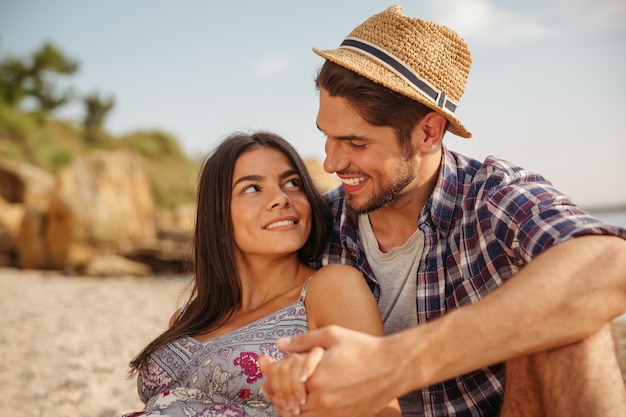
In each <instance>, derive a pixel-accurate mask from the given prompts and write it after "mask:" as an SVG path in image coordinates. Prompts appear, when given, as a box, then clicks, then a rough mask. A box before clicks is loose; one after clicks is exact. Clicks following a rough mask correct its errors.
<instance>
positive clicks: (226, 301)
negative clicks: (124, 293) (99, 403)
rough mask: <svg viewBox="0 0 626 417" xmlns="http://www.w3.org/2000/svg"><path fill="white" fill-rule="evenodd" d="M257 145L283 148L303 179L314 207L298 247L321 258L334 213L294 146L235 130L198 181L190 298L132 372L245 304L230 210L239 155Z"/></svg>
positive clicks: (303, 256) (307, 257) (304, 257)
mask: <svg viewBox="0 0 626 417" xmlns="http://www.w3.org/2000/svg"><path fill="white" fill-rule="evenodd" d="M256 148H271V149H276V150H278V151H280V152H282V153H283V154H284V155H285V156H286V157H287V158H288V159H289V161H290V162H291V164H292V165H293V166H294V168H295V169H296V171H297V172H298V174H299V175H300V178H301V187H302V189H303V191H304V193H305V195H306V196H307V198H308V200H309V203H310V205H311V219H312V223H311V233H310V235H309V238H308V239H307V241H306V243H305V244H304V246H303V247H302V248H300V250H299V251H298V256H299V258H300V260H301V261H302V262H309V261H311V260H313V259H314V258H316V257H317V256H319V255H320V254H321V253H322V251H323V250H324V248H325V247H326V244H327V243H328V238H329V235H330V228H331V222H332V220H331V214H330V210H329V208H328V205H327V204H326V202H325V201H324V200H323V199H322V197H321V195H320V193H319V192H318V190H317V189H316V187H315V185H314V182H313V180H312V178H311V176H310V174H309V172H308V171H307V169H306V166H305V164H304V162H303V161H302V159H301V158H300V156H299V155H298V153H297V152H296V150H295V149H294V148H293V147H292V146H291V145H290V144H289V143H288V142H287V141H286V140H284V139H283V138H281V137H280V136H278V135H276V134H274V133H270V132H255V133H251V134H247V133H239V132H237V133H234V134H232V135H230V136H229V137H227V138H226V139H224V140H223V141H222V142H221V143H220V144H219V145H218V146H217V147H216V148H215V149H214V151H213V152H212V153H211V154H210V155H209V156H208V157H207V158H206V160H205V161H204V163H203V167H202V170H201V173H200V177H199V181H198V197H197V200H198V201H197V213H196V226H195V234H194V239H193V259H194V263H193V269H194V275H195V276H194V284H193V288H192V291H191V295H190V297H189V301H188V302H187V304H186V305H185V307H184V308H183V310H182V312H181V314H180V316H179V317H178V319H177V320H176V321H175V323H173V324H172V326H171V327H170V328H169V329H168V330H166V331H165V332H163V333H162V334H161V335H160V336H158V337H157V338H156V339H155V340H154V341H152V342H151V343H150V344H149V345H148V346H146V347H145V348H144V349H143V350H142V351H141V352H140V353H139V354H138V355H137V356H136V357H135V358H134V359H133V360H132V361H131V362H130V367H131V375H133V374H134V373H135V372H136V371H137V370H139V369H140V368H141V367H142V366H143V365H145V364H146V361H147V360H148V358H149V357H150V355H151V354H152V353H153V352H155V351H156V350H157V349H159V348H160V347H161V346H163V345H165V344H167V343H169V342H171V341H173V340H176V339H179V338H181V337H184V336H189V335H196V334H200V333H203V332H206V331H208V330H213V329H216V328H219V327H220V326H221V325H222V324H223V323H224V322H225V321H226V320H227V319H228V317H229V315H230V314H231V313H232V312H233V310H234V309H235V308H236V307H238V306H239V305H240V303H241V284H240V280H239V273H238V271H237V266H236V263H235V257H234V250H235V239H234V233H233V223H232V218H231V213H230V202H231V186H232V181H233V178H232V177H233V170H234V167H235V163H236V162H237V160H238V159H239V157H240V156H241V155H242V154H244V153H246V152H249V151H251V150H253V149H256Z"/></svg>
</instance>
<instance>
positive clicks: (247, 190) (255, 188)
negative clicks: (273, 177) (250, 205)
mask: <svg viewBox="0 0 626 417" xmlns="http://www.w3.org/2000/svg"><path fill="white" fill-rule="evenodd" d="M257 191H259V186H258V185H249V186H247V187H246V188H244V189H243V193H244V194H251V193H256V192H257Z"/></svg>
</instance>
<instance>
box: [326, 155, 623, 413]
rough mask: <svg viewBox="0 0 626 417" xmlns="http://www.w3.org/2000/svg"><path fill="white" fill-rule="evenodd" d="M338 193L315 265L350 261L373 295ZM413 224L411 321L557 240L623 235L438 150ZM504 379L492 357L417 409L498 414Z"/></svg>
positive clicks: (514, 174) (536, 190) (483, 288)
mask: <svg viewBox="0 0 626 417" xmlns="http://www.w3.org/2000/svg"><path fill="white" fill-rule="evenodd" d="M343 196H344V191H343V188H342V187H341V186H340V187H338V188H335V189H333V190H331V191H329V192H328V193H327V194H326V195H325V197H326V198H327V200H328V202H329V205H330V207H331V209H332V212H333V216H334V230H333V233H332V236H331V240H330V244H329V246H328V247H327V249H326V253H325V254H324V255H323V256H322V257H321V259H319V260H318V262H316V265H314V266H316V267H320V266H321V265H325V264H328V263H344V264H348V265H352V266H354V267H356V268H358V269H359V270H360V271H362V273H363V276H364V277H365V279H366V281H367V282H368V284H369V286H370V288H371V289H372V292H373V293H374V296H375V297H376V298H377V299H378V296H379V293H380V289H379V286H378V283H377V279H376V277H375V276H374V274H373V273H372V270H371V268H370V265H369V264H368V262H367V259H366V257H365V251H364V250H363V242H362V241H361V239H360V237H359V234H358V228H357V225H358V222H357V218H356V216H355V215H354V213H352V212H349V211H347V209H346V206H345V203H344V198H343ZM417 225H418V228H419V229H420V230H421V231H422V232H423V233H424V251H423V253H422V257H421V260H420V264H419V267H418V271H417V277H416V279H417V294H416V303H415V304H416V308H417V309H416V314H417V322H418V324H419V323H426V322H428V321H430V320H434V319H436V318H438V317H440V316H442V315H443V314H445V313H446V312H448V311H451V310H454V309H455V308H457V307H460V306H463V305H468V304H471V303H474V302H476V301H478V300H480V299H481V298H482V297H483V296H485V295H486V294H488V293H490V292H491V291H493V290H494V289H496V288H498V287H499V286H500V285H502V284H503V283H504V282H505V281H506V280H507V279H509V278H510V277H512V276H513V275H515V273H516V272H517V271H519V270H520V269H521V268H522V267H523V266H524V265H526V264H527V263H529V262H530V261H531V260H532V259H534V258H535V257H537V256H538V255H539V254H541V253H542V252H544V251H546V250H547V249H548V248H550V247H552V246H554V245H556V244H558V243H561V242H563V241H566V240H568V239H571V238H574V237H578V236H584V235H616V236H621V237H622V238H624V239H626V230H623V229H621V228H618V227H613V226H609V225H606V224H604V223H602V222H601V221H600V220H598V219H596V218H594V217H591V216H590V215H589V214H587V213H586V212H585V211H583V210H582V209H580V208H578V207H576V206H575V205H573V204H572V203H571V202H570V201H569V199H568V198H567V197H566V196H565V195H563V194H561V193H560V192H558V191H557V190H556V189H555V188H554V187H553V186H552V184H551V183H550V182H548V181H547V180H546V179H544V178H543V177H541V176H539V175H536V174H533V173H530V172H528V171H525V170H523V169H522V168H520V167H517V166H514V165H512V164H510V163H508V162H506V161H503V160H500V159H496V158H493V157H489V158H487V159H486V160H485V161H484V162H480V161H476V160H472V159H468V158H467V157H464V156H462V155H460V154H457V153H455V152H452V151H449V150H447V149H446V148H445V147H444V149H443V157H442V164H441V171H440V174H439V180H438V182H437V185H436V187H435V190H434V192H433V194H432V196H431V198H430V199H429V201H428V202H427V203H426V205H425V207H424V208H423V209H422V211H421V213H420V215H419V218H418V219H417ZM459 342H460V343H462V341H456V342H455V343H459ZM503 382H504V366H503V364H498V365H494V366H491V367H487V368H483V369H480V370H478V371H475V372H472V373H470V374H466V375H462V376H459V377H457V378H454V379H451V380H448V381H444V382H441V383H438V384H435V385H432V386H430V387H427V388H424V389H422V390H421V397H422V401H423V406H424V413H425V414H424V415H425V416H456V417H461V416H462V417H469V416H472V417H473V416H492V415H493V416H496V415H498V412H499V409H500V404H501V397H502V392H503Z"/></svg>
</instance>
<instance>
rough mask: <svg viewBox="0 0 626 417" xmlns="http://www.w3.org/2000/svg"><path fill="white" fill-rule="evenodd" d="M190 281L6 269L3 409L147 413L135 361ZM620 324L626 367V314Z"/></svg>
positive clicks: (77, 416) (67, 414)
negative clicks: (133, 371) (132, 374)
mask: <svg viewBox="0 0 626 417" xmlns="http://www.w3.org/2000/svg"><path fill="white" fill-rule="evenodd" d="M189 281H190V280H189V279H187V277H185V276H180V277H173V276H169V277H159V276H151V277H105V278H99V277H84V276H65V275H62V274H60V273H58V272H52V271H35V270H18V269H10V268H0V308H1V309H2V314H1V315H0V329H2V330H0V386H2V387H3V395H2V396H0V415H2V416H11V417H39V416H42V415H53V416H55V417H117V416H119V415H121V414H124V413H129V412H132V411H140V410H141V409H142V408H143V404H142V403H141V401H140V400H139V397H138V396H137V388H136V382H135V379H134V378H133V379H130V380H129V379H128V362H129V361H130V360H131V359H132V358H133V357H134V356H135V355H136V354H137V353H138V352H139V350H140V349H142V348H143V347H144V346H145V345H146V344H147V343H148V342H149V341H151V340H152V339H153V338H154V337H155V336H156V335H157V334H158V333H159V332H161V331H163V330H164V329H165V327H166V326H167V323H168V321H169V318H170V316H171V314H172V313H173V312H174V311H175V310H176V309H177V308H178V307H180V305H181V304H182V302H183V301H184V300H185V297H184V296H185V295H186V293H187V292H186V290H187V284H188V282H189ZM613 323H614V326H613V327H614V330H615V334H616V336H618V339H617V340H618V343H619V349H620V352H621V355H622V358H623V361H622V362H623V365H626V363H625V362H626V315H624V316H621V317H620V318H619V319H616V320H615V321H614V322H613ZM622 370H623V375H624V380H625V382H626V366H624V367H623V368H622Z"/></svg>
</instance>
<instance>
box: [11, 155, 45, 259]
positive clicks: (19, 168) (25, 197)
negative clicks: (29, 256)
mask: <svg viewBox="0 0 626 417" xmlns="http://www.w3.org/2000/svg"><path fill="white" fill-rule="evenodd" d="M53 184H54V176H53V175H51V174H49V173H47V172H46V171H44V170H42V169H40V168H38V167H36V166H34V165H29V164H26V163H20V162H16V161H12V160H10V159H6V158H0V265H7V266H16V265H17V264H18V256H19V248H18V246H19V243H18V240H19V234H20V229H21V227H22V224H23V220H24V216H25V212H26V208H27V207H37V208H40V209H42V210H43V209H46V208H47V207H48V203H49V196H50V191H51V190H52V186H53Z"/></svg>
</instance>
